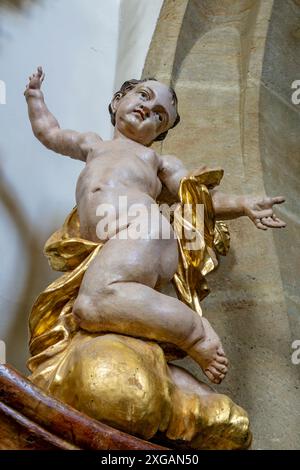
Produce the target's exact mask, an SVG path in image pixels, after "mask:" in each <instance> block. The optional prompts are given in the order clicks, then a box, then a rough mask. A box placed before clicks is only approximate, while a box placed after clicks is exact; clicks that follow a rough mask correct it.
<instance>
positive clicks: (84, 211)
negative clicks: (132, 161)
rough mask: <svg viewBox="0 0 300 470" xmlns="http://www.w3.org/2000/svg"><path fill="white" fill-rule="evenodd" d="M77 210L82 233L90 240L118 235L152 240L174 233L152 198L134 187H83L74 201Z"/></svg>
mask: <svg viewBox="0 0 300 470" xmlns="http://www.w3.org/2000/svg"><path fill="white" fill-rule="evenodd" d="M78 213H79V220H80V230H81V235H82V237H83V238H86V239H89V240H92V241H94V242H105V241H107V240H109V239H110V238H113V237H115V238H116V237H118V236H119V237H122V236H130V237H132V238H133V239H139V238H143V237H144V238H147V239H148V238H153V239H156V240H157V239H159V238H164V239H166V238H169V237H171V238H173V237H174V234H173V230H172V228H171V226H170V223H169V221H168V220H167V218H166V217H164V216H162V214H161V213H160V211H159V206H158V204H157V203H156V202H155V200H154V199H153V198H152V197H151V196H149V195H148V194H146V193H143V192H141V191H139V190H136V189H128V188H126V189H125V188H122V189H121V190H120V188H119V189H116V188H114V189H102V188H99V189H98V190H97V191H89V192H88V191H87V192H86V193H85V194H83V195H82V197H81V199H80V201H79V202H78ZM126 230H127V232H126V234H125V231H126ZM121 233H122V234H121Z"/></svg>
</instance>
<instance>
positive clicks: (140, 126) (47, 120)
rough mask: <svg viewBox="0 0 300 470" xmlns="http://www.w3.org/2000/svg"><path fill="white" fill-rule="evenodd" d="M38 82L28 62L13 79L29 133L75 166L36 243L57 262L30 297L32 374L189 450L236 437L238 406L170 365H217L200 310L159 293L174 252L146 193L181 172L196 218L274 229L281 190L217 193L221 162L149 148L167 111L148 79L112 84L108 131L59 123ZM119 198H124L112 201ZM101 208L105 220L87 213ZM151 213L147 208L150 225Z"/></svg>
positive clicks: (210, 371) (166, 121)
mask: <svg viewBox="0 0 300 470" xmlns="http://www.w3.org/2000/svg"><path fill="white" fill-rule="evenodd" d="M43 80H44V73H43V70H42V68H41V67H39V68H38V70H37V72H36V73H34V74H33V75H32V76H31V77H30V78H29V84H28V85H27V88H26V90H25V96H26V100H27V103H28V112H29V118H30V122H31V125H32V129H33V133H34V135H35V136H36V137H37V138H38V139H39V140H40V141H41V142H42V143H43V144H44V145H45V146H46V147H47V148H49V149H51V150H53V151H55V152H56V153H59V154H62V155H66V156H70V157H72V158H75V159H78V160H81V161H83V162H85V164H86V165H85V168H84V169H83V171H82V172H81V174H80V177H79V179H78V183H77V188H76V202H77V209H76V210H75V211H73V212H72V214H71V215H70V216H69V218H68V219H67V221H66V223H65V225H64V227H63V229H62V230H60V231H59V232H57V233H56V234H54V236H52V238H51V239H50V241H49V242H48V244H47V245H46V253H47V255H48V256H49V258H50V261H51V263H52V266H53V267H54V268H56V269H58V270H61V271H68V272H67V273H66V274H64V275H63V276H62V277H61V278H60V279H59V280H58V281H56V282H55V283H53V284H52V285H51V286H49V287H48V289H46V291H45V292H44V293H43V294H41V295H40V296H39V298H38V299H37V301H36V303H35V305H34V307H33V311H32V314H31V319H30V328H31V335H32V336H31V344H30V349H31V354H32V357H31V359H30V360H29V368H30V370H31V371H32V375H31V380H32V381H33V382H35V383H36V384H38V385H40V386H41V387H42V388H43V389H44V390H46V391H48V392H49V393H51V394H53V395H54V396H56V397H57V398H60V399H62V400H63V401H65V402H67V403H69V404H70V405H72V406H74V407H75V408H77V409H79V410H81V411H83V412H85V413H87V414H88V415H90V416H92V417H94V418H96V419H99V420H101V421H102V422H105V423H108V424H110V425H113V426H115V427H116V428H118V429H121V430H124V431H126V432H129V433H132V434H134V435H137V436H140V437H143V438H145V439H151V438H153V437H155V436H156V435H157V433H160V434H161V435H163V436H164V438H166V439H169V440H172V441H174V443H175V442H176V441H185V442H186V446H189V447H192V448H197V449H198V448H199V449H200V448H218V449H222V448H226V449H238V448H240V449H241V448H247V447H248V446H249V445H250V441H251V433H250V431H249V421H248V417H247V414H246V412H245V411H244V410H242V408H240V407H239V406H237V405H235V404H234V403H233V402H232V401H231V400H230V398H228V397H227V396H225V395H221V394H218V393H215V392H214V391H213V390H212V389H211V388H210V387H208V386H207V385H205V384H204V383H201V382H199V381H198V380H197V379H196V378H194V377H193V376H192V375H191V374H190V373H189V372H187V371H186V370H184V369H183V368H181V367H179V366H177V365H174V364H171V363H170V360H171V359H174V358H176V357H178V355H176V351H177V352H178V351H181V354H182V355H188V356H190V357H191V358H193V359H194V360H195V361H196V362H197V363H198V364H199V366H200V367H201V369H202V371H203V372H204V374H205V375H206V376H207V378H208V379H209V380H210V381H211V382H213V383H215V384H218V383H220V382H221V381H222V380H223V379H224V377H225V375H226V373H227V367H228V360H227V358H226V355H225V352H224V350H223V347H222V344H221V341H220V339H219V337H218V335H217V333H216V332H215V331H214V329H213V327H212V326H211V325H210V323H209V322H208V320H207V319H205V318H203V317H201V315H200V314H199V311H195V309H193V308H191V307H190V306H189V305H191V306H192V305H193V304H192V303H189V302H187V301H186V302H183V301H182V300H179V299H176V298H174V297H171V296H168V295H165V294H163V293H161V292H160V290H161V286H163V285H164V284H165V283H168V282H169V281H171V280H172V279H173V278H174V276H175V275H176V271H177V269H178V262H179V253H178V251H179V250H178V240H177V239H176V237H175V236H173V235H174V232H173V228H172V227H170V226H169V221H168V220H167V218H166V217H165V216H164V215H163V214H162V213H161V212H160V211H159V208H158V205H157V198H158V197H159V195H160V193H161V190H162V186H164V187H166V188H167V190H168V191H169V192H170V193H171V194H172V195H173V196H174V197H175V198H176V197H177V198H178V194H179V193H180V188H181V191H182V186H181V185H182V184H183V182H187V181H189V178H190V179H191V181H193V182H194V183H195V184H196V185H197V184H199V187H201V188H202V189H201V191H202V194H204V195H205V197H204V199H203V198H202V202H204V205H205V210H206V212H205V213H206V215H205V217H208V218H209V217H211V218H212V219H222V220H224V219H233V218H237V217H241V216H248V217H249V218H250V219H251V220H252V221H253V222H254V224H255V225H256V227H257V228H259V229H263V230H265V229H267V228H269V227H270V228H278V227H284V226H285V223H284V222H282V221H281V220H279V219H278V218H277V217H276V216H275V215H274V212H273V206H274V204H278V203H282V202H284V199H283V198H282V197H274V198H268V197H267V198H260V197H250V196H247V197H246V196H238V197H237V196H230V195H225V194H222V193H221V192H219V191H218V190H216V189H215V188H214V186H215V185H217V184H218V183H219V181H220V179H221V177H222V171H221V170H216V171H211V170H209V169H207V168H203V167H202V168H200V169H199V170H198V171H196V172H193V173H190V172H188V170H187V169H186V168H185V167H184V165H183V163H182V162H181V160H179V159H178V158H177V157H175V156H173V155H158V154H157V153H156V152H155V151H154V150H153V149H151V147H150V146H151V144H152V143H153V142H154V141H156V140H162V139H163V138H165V136H166V134H167V133H168V131H169V130H170V129H171V128H173V127H175V125H176V124H177V123H178V122H179V115H178V110H177V97H176V94H175V92H174V90H173V89H171V88H169V87H168V86H166V85H164V84H163V83H160V82H158V81H156V80H155V79H146V80H131V81H128V82H125V83H124V84H123V86H122V87H121V89H120V90H119V91H118V92H117V93H115V94H114V96H113V99H112V101H111V103H110V106H109V110H110V113H111V120H112V124H113V125H114V128H115V130H114V137H113V139H112V140H110V141H103V140H102V139H101V137H100V136H99V135H97V134H96V133H93V132H88V133H80V132H76V131H72V130H63V129H61V128H60V126H59V124H58V122H57V120H56V119H55V118H54V116H53V115H52V114H51V113H50V112H49V110H48V109H47V107H46V104H45V102H44V97H43V93H42V91H41V85H42V82H43ZM216 174H217V178H216ZM212 180H214V181H212ZM195 187H196V186H195ZM196 190H197V187H196ZM125 197H126V201H127V204H126V205H125V206H124V207H123V206H122V205H121V206H120V198H125ZM182 201H183V200H182V199H181V202H182ZM103 206H105V208H106V209H107V210H106V223H105V225H104V224H99V221H101V220H102V221H103V213H102V212H101V207H103ZM132 206H135V207H142V208H143V211H144V212H143V214H144V218H145V220H144V222H145V223H144V224H141V226H142V229H141V230H140V232H139V236H138V237H137V236H133V235H132V233H133V232H132V227H133V225H134V217H132V213H130V207H132ZM99 208H100V210H99ZM151 211H152V214H153V213H154V214H155V215H156V217H152V218H151V223H150V224H149V223H148V219H149V217H150V213H151ZM146 219H147V220H146ZM142 222H143V220H142ZM166 228H167V229H168V231H169V233H170V235H171V236H170V237H168V238H167V237H164V236H163V232H164V229H166ZM211 251H212V250H211ZM211 256H212V254H211ZM187 284H189V281H187ZM199 308H200V307H198V310H199ZM196 310H197V309H196ZM200 313H201V312H200ZM168 346H169V347H171V349H170V350H171V353H170V352H169V353H167V350H168ZM172 347H173V348H174V350H173V354H172ZM174 351H175V352H174ZM168 354H169V355H168Z"/></svg>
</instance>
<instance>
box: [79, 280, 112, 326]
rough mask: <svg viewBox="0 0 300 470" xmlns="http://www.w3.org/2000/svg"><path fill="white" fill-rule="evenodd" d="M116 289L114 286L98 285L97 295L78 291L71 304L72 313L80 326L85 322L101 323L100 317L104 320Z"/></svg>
mask: <svg viewBox="0 0 300 470" xmlns="http://www.w3.org/2000/svg"><path fill="white" fill-rule="evenodd" d="M116 295H117V289H116V288H114V286H111V287H110V286H103V287H101V286H99V288H98V289H97V295H93V296H92V295H89V293H85V292H80V293H79V294H78V297H77V299H76V300H75V302H74V306H73V315H74V317H75V319H76V320H77V322H78V324H79V325H80V326H83V325H85V324H88V323H90V324H93V323H94V322H97V324H98V326H99V325H100V323H101V317H102V315H103V320H105V317H106V315H107V314H108V313H109V305H110V304H111V303H112V302H113V301H114V300H113V299H114V298H115V297H116Z"/></svg>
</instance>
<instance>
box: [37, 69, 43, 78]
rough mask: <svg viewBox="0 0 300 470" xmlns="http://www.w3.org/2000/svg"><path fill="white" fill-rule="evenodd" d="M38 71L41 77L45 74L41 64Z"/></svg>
mask: <svg viewBox="0 0 300 470" xmlns="http://www.w3.org/2000/svg"><path fill="white" fill-rule="evenodd" d="M37 72H38V75H39V76H40V77H41V76H42V75H43V68H42V67H41V66H39V67H38V68H37Z"/></svg>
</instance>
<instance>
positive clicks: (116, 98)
mask: <svg viewBox="0 0 300 470" xmlns="http://www.w3.org/2000/svg"><path fill="white" fill-rule="evenodd" d="M122 97H123V93H121V92H120V91H118V92H117V93H115V94H114V96H113V99H112V100H111V103H110V107H111V110H112V112H113V113H114V114H115V113H116V112H117V109H118V106H119V103H120V99H121V98H122Z"/></svg>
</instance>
